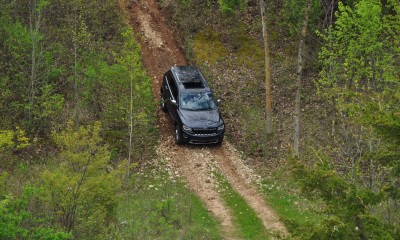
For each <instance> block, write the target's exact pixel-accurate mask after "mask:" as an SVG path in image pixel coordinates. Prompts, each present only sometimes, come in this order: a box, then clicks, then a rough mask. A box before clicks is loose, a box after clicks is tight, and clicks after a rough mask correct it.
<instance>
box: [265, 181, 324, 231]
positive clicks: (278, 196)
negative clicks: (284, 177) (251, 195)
mask: <svg viewBox="0 0 400 240" xmlns="http://www.w3.org/2000/svg"><path fill="white" fill-rule="evenodd" d="M293 188H294V187H293V186H290V184H289V185H283V184H282V182H280V183H279V184H278V183H276V182H274V180H267V179H264V180H263V181H262V190H261V191H262V193H263V194H264V196H265V199H266V201H267V202H268V204H269V205H270V206H271V207H272V208H273V209H274V210H275V211H276V212H277V213H278V215H279V217H280V218H281V219H282V220H283V222H284V223H285V225H286V227H287V228H288V230H289V232H290V233H291V234H292V236H301V235H303V233H304V232H308V230H309V229H312V228H313V227H314V226H315V225H316V224H318V222H320V221H321V219H322V217H323V216H322V215H321V214H320V213H319V211H320V210H321V204H320V203H318V202H313V201H310V200H308V199H306V198H304V197H301V196H300V195H299V194H298V193H296V192H294V191H293Z"/></svg>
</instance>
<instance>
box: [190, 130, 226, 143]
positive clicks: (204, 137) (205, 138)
mask: <svg viewBox="0 0 400 240" xmlns="http://www.w3.org/2000/svg"><path fill="white" fill-rule="evenodd" d="M224 134H225V131H224V130H222V131H219V132H216V133H211V134H208V133H203V134H201V133H198V134H196V133H193V132H186V131H183V133H182V137H183V141H184V142H185V143H190V144H216V143H220V142H222V141H223V139H224Z"/></svg>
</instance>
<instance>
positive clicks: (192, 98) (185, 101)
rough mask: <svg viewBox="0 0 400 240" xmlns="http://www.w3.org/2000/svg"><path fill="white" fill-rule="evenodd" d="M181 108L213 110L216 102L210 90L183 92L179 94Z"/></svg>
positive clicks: (215, 107)
mask: <svg viewBox="0 0 400 240" xmlns="http://www.w3.org/2000/svg"><path fill="white" fill-rule="evenodd" d="M179 100H180V104H181V109H186V110H214V109H217V104H216V103H215V101H214V98H213V97H212V95H211V93H210V92H183V93H181V96H180V99H179Z"/></svg>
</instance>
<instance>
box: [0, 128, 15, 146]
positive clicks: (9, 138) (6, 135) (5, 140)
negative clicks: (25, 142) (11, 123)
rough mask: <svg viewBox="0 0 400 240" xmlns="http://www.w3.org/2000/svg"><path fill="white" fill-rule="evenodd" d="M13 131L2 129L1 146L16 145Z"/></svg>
mask: <svg viewBox="0 0 400 240" xmlns="http://www.w3.org/2000/svg"><path fill="white" fill-rule="evenodd" d="M13 139H14V132H13V131H8V130H6V131H0V148H9V147H11V146H13V145H14V141H13Z"/></svg>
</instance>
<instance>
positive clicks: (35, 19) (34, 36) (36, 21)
mask: <svg viewBox="0 0 400 240" xmlns="http://www.w3.org/2000/svg"><path fill="white" fill-rule="evenodd" d="M30 8H31V9H30V16H29V28H30V29H29V30H30V37H31V41H32V50H31V74H30V81H31V82H30V87H29V104H30V107H29V113H28V115H29V121H30V122H32V119H33V116H32V115H33V114H32V111H33V106H34V104H35V87H36V80H37V61H36V60H37V54H38V53H37V44H38V34H39V29H40V25H41V16H42V13H41V9H39V10H37V4H36V0H33V1H31V7H30Z"/></svg>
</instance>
